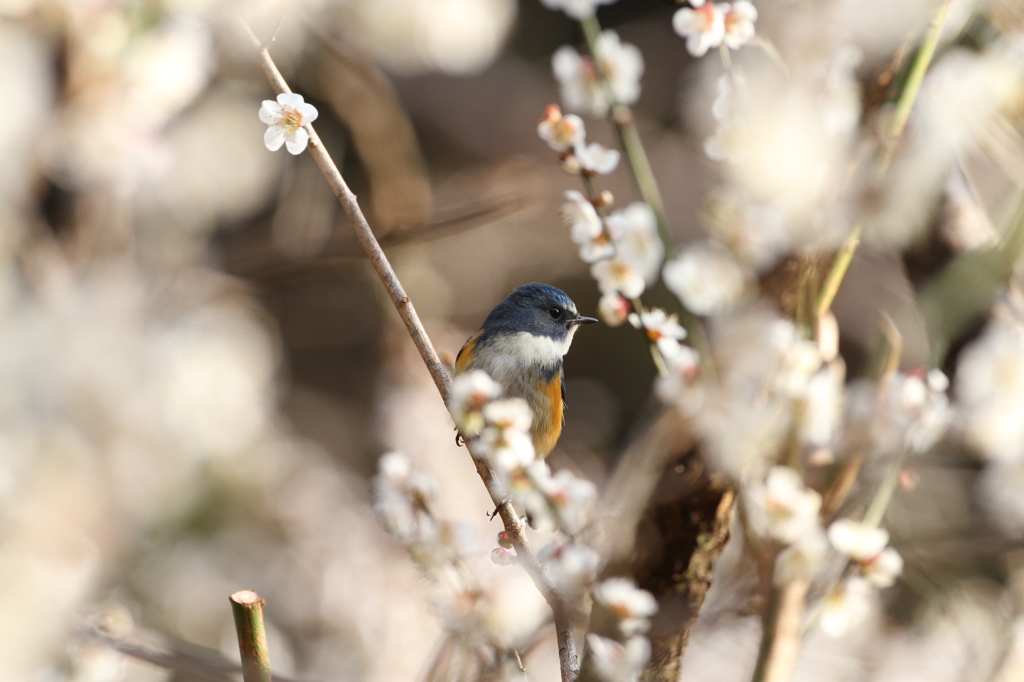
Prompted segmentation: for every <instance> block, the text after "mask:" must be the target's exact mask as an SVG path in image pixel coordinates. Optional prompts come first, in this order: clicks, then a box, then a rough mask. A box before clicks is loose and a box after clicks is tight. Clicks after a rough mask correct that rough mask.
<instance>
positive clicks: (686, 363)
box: [654, 344, 700, 404]
mask: <svg viewBox="0 0 1024 682" xmlns="http://www.w3.org/2000/svg"><path fill="white" fill-rule="evenodd" d="M663 359H664V361H665V369H666V370H667V374H666V375H665V376H659V377H658V379H657V382H656V383H655V384H654V390H655V392H656V393H657V395H658V398H659V399H661V401H662V402H664V403H669V404H671V403H676V402H679V401H681V399H682V398H683V397H684V396H685V397H691V396H690V389H692V388H693V387H694V385H695V382H696V380H697V377H698V375H699V374H700V355H698V353H697V351H695V350H694V349H693V348H690V347H689V346H684V345H682V344H679V347H678V349H677V350H676V352H675V353H674V354H673V355H670V356H667V357H665V356H663Z"/></svg>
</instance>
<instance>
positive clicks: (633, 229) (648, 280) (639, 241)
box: [605, 201, 665, 298]
mask: <svg viewBox="0 0 1024 682" xmlns="http://www.w3.org/2000/svg"><path fill="white" fill-rule="evenodd" d="M605 225H606V226H607V228H608V232H609V234H611V236H612V239H613V240H614V242H615V250H616V255H617V257H618V258H619V259H621V260H622V261H623V262H625V263H628V264H629V265H630V266H631V267H632V269H633V270H634V272H636V273H637V274H638V275H640V276H641V277H642V278H643V279H644V282H645V284H646V286H650V285H651V284H653V283H654V282H655V281H656V280H657V278H658V270H659V269H660V268H661V261H662V259H663V258H664V257H665V247H664V246H663V245H662V243H661V238H660V237H659V236H658V222H657V218H656V217H655V215H654V211H653V210H652V209H651V207H650V206H648V205H647V204H645V203H643V202H640V201H637V202H633V203H632V204H630V205H629V206H627V207H626V208H624V209H621V210H618V211H615V212H614V213H612V214H610V215H609V216H608V217H607V219H606V220H605ZM641 293H643V292H641ZM636 296H639V294H636ZM636 296H628V295H627V298H635V297H636Z"/></svg>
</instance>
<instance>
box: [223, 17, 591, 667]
mask: <svg viewBox="0 0 1024 682" xmlns="http://www.w3.org/2000/svg"><path fill="white" fill-rule="evenodd" d="M243 26H244V27H245V30H246V33H247V34H248V35H249V38H250V39H251V40H252V43H253V46H254V48H255V49H256V57H257V60H258V61H259V64H260V67H261V68H262V69H263V73H264V75H265V76H266V78H267V80H268V81H269V82H270V84H271V85H272V86H273V87H274V89H275V90H276V91H277V92H278V93H283V92H291V89H290V88H289V87H288V84H287V83H286V82H285V80H284V77H283V76H282V75H281V72H280V71H278V69H277V66H276V65H275V64H274V61H273V59H271V57H270V53H269V52H268V50H267V48H266V47H265V46H264V45H263V44H261V43H260V41H259V39H258V38H256V36H255V35H254V34H253V32H252V30H251V29H250V28H249V26H248V25H247V24H245V23H244V22H243ZM306 130H307V131H308V132H309V152H310V154H311V155H312V156H313V159H314V160H315V161H316V163H317V165H318V166H319V167H320V170H321V171H322V172H323V174H324V179H326V180H327V184H329V185H330V186H331V190H332V191H333V192H334V194H335V196H336V197H337V198H338V201H339V202H340V203H341V205H342V208H344V210H345V213H346V214H348V217H349V219H350V220H351V222H352V228H353V229H354V230H355V231H356V236H357V237H358V239H359V243H360V244H361V245H362V247H363V249H364V250H365V251H366V255H367V257H368V258H369V259H370V262H371V264H372V265H373V268H374V270H375V271H376V272H377V276H378V277H379V278H380V280H381V283H382V284H383V285H384V288H385V289H386V290H387V292H388V295H389V296H390V297H391V301H392V303H394V305H395V309H396V310H397V311H398V314H399V316H400V317H401V318H402V321H403V322H404V323H405V327H406V330H407V331H408V332H409V336H411V337H412V340H413V343H414V344H415V345H416V349H417V350H418V351H419V353H420V357H422V359H423V362H424V364H425V365H426V366H427V370H428V371H429V372H430V376H431V378H432V379H433V380H434V385H435V386H436V387H437V390H438V393H440V394H441V399H442V400H443V401H444V402H445V404H447V403H448V400H449V398H450V395H451V380H450V379H449V378H448V374H447V373H446V372H445V369H444V365H443V364H442V363H441V359H440V358H439V357H438V355H437V351H436V350H435V349H434V345H433V343H432V342H431V341H430V337H429V336H427V332H426V330H425V329H424V328H423V323H422V322H421V321H420V319H419V316H418V315H417V314H416V309H415V308H414V307H413V305H412V301H411V300H410V299H409V296H408V295H407V294H406V293H405V289H404V288H403V287H402V283H401V282H400V281H399V280H398V276H397V275H396V274H395V271H394V269H393V268H392V267H391V263H390V262H388V259H387V256H386V255H385V254H384V251H383V250H382V249H381V247H380V244H379V243H378V242H377V239H376V237H375V236H374V234H373V231H372V230H371V229H370V225H369V224H368V223H367V221H366V216H365V215H363V212H362V209H360V208H359V202H358V201H357V199H356V196H355V194H353V193H352V190H350V189H349V187H348V184H347V183H346V182H345V179H344V178H343V177H342V176H341V173H340V172H339V171H338V168H337V166H335V165H334V161H333V160H332V159H331V156H330V154H329V153H328V152H327V150H326V149H325V148H324V145H323V143H322V142H321V141H320V137H319V136H318V135H317V134H316V131H315V130H314V129H313V126H311V125H307V126H306ZM466 449H467V450H469V454H470V456H471V457H472V458H473V462H474V463H475V464H476V469H477V473H478V474H479V475H480V478H481V479H482V480H483V482H484V485H485V486H486V487H487V492H488V494H489V495H490V496H491V500H492V501H493V502H494V504H495V507H496V510H497V513H498V515H499V516H500V517H501V520H502V523H503V524H504V526H505V530H506V532H508V534H509V537H510V538H511V540H512V544H513V547H514V548H515V550H516V557H517V562H518V563H519V564H520V565H521V566H522V567H523V568H524V569H525V570H526V572H527V573H528V574H529V576H530V578H531V579H532V580H533V582H534V584H535V585H536V586H537V588H538V589H539V590H540V591H541V593H542V594H543V595H544V598H545V599H546V600H547V602H548V605H549V606H550V607H551V610H552V613H553V615H554V619H555V631H556V635H557V638H558V657H559V667H560V670H561V677H562V682H573V680H575V679H576V677H577V675H578V674H579V662H578V657H577V655H576V640H575V635H574V634H573V628H572V616H573V611H572V607H571V604H570V603H569V602H568V600H567V599H566V597H565V594H564V593H563V592H562V591H561V590H559V589H558V588H557V587H556V586H555V584H554V582H553V581H552V580H551V578H550V576H549V575H548V574H547V571H546V570H545V569H544V567H543V566H542V565H541V564H540V562H539V561H538V560H537V557H536V555H535V554H534V552H533V548H532V547H531V546H530V541H529V539H527V537H526V534H525V528H524V524H523V522H522V520H521V519H520V518H519V515H518V513H517V512H516V510H515V509H514V508H513V507H512V503H511V502H510V501H509V500H507V499H501V498H500V497H499V496H498V495H497V494H496V493H495V490H496V486H495V485H494V475H493V473H492V472H491V470H490V469H489V468H488V466H487V464H486V463H485V462H484V461H483V459H481V458H480V457H478V456H477V455H476V454H475V453H474V452H473V447H472V441H468V440H467V442H466Z"/></svg>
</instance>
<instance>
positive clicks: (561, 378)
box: [558, 369, 565, 424]
mask: <svg viewBox="0 0 1024 682" xmlns="http://www.w3.org/2000/svg"><path fill="white" fill-rule="evenodd" d="M558 379H559V381H560V382H561V384H562V424H565V370H564V369H560V370H558Z"/></svg>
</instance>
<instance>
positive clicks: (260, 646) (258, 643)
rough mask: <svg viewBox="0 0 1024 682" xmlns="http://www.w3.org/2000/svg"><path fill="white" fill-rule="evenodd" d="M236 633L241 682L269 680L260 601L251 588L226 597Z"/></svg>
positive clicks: (265, 639) (267, 681)
mask: <svg viewBox="0 0 1024 682" xmlns="http://www.w3.org/2000/svg"><path fill="white" fill-rule="evenodd" d="M229 600H230V602H231V614H232V615H233V616H234V618H235V630H236V631H237V632H238V651H239V653H241V655H242V680H243V681H244V682H271V675H270V652H269V651H268V650H267V631H266V629H265V628H264V627H263V603H264V602H263V600H262V599H260V597H259V595H258V594H256V593H255V592H253V591H252V590H240V591H238V592H235V593H234V594H232V595H231V597H230V598H229Z"/></svg>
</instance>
